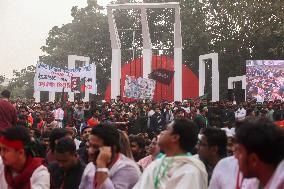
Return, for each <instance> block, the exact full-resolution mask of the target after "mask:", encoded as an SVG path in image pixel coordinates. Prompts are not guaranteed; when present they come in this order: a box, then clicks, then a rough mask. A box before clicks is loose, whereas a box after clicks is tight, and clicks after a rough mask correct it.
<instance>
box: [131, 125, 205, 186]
mask: <svg viewBox="0 0 284 189" xmlns="http://www.w3.org/2000/svg"><path fill="white" fill-rule="evenodd" d="M196 142H197V132H196V128H195V125H194V123H193V122H192V121H188V120H186V119H180V120H174V121H173V122H171V123H169V124H168V125H167V128H166V130H164V131H162V132H161V134H160V136H159V139H158V145H159V146H160V148H161V150H162V151H163V152H164V153H165V155H164V156H163V157H161V158H160V159H157V160H155V161H154V162H152V163H151V164H150V165H149V166H148V167H147V168H146V169H145V170H144V172H143V175H142V177H141V178H140V179H139V181H138V183H137V184H136V185H135V186H134V188H133V189H140V188H147V189H178V188H191V189H206V188H207V172H206V168H205V166H204V164H203V163H202V162H201V161H200V160H198V159H197V158H194V157H192V155H191V152H192V150H193V148H194V146H195V144H196Z"/></svg>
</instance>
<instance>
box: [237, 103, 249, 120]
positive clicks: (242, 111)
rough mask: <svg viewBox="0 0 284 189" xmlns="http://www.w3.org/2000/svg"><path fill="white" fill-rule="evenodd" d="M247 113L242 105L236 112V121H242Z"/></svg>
mask: <svg viewBox="0 0 284 189" xmlns="http://www.w3.org/2000/svg"><path fill="white" fill-rule="evenodd" d="M246 114H247V111H246V110H245V109H244V108H243V106H242V105H240V106H239V108H238V109H237V111H236V112H235V118H236V121H242V120H244V119H245V118H246Z"/></svg>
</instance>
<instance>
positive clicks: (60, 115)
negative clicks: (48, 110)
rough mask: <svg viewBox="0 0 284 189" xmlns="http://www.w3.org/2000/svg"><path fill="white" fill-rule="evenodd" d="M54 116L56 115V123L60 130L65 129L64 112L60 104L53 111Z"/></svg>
mask: <svg viewBox="0 0 284 189" xmlns="http://www.w3.org/2000/svg"><path fill="white" fill-rule="evenodd" d="M53 114H54V119H55V121H57V122H58V126H59V128H62V127H63V125H62V121H63V118H64V111H63V110H62V108H61V105H60V104H59V103H58V104H56V109H55V110H53Z"/></svg>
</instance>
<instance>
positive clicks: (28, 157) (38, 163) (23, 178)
mask: <svg viewBox="0 0 284 189" xmlns="http://www.w3.org/2000/svg"><path fill="white" fill-rule="evenodd" d="M30 146H31V139H30V135H29V132H28V130H27V129H26V128H25V127H11V128H8V129H6V130H5V131H4V132H2V133H1V135H0V155H1V158H2V160H3V163H1V161H0V170H3V171H4V173H3V172H2V173H0V181H1V187H0V188H1V189H8V188H9V189H34V188H36V189H48V188H49V187H50V175H49V173H48V170H47V168H46V167H44V166H43V159H41V158H35V157H33V156H32V150H31V149H30ZM3 177H4V178H3ZM3 181H4V183H2V182H3Z"/></svg>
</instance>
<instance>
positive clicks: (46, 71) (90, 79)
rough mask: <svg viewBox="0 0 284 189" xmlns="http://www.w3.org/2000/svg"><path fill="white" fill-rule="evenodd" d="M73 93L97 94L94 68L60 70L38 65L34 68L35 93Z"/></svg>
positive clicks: (91, 65)
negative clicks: (86, 92)
mask: <svg viewBox="0 0 284 189" xmlns="http://www.w3.org/2000/svg"><path fill="white" fill-rule="evenodd" d="M63 88H64V92H74V93H80V92H84V91H89V92H90V93H92V94H96V93H97V84H96V66H95V64H90V65H89V66H84V67H79V68H73V69H62V68H56V67H52V66H49V65H47V64H43V63H39V64H37V67H36V74H35V78H34V89H35V91H49V92H62V91H63Z"/></svg>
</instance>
